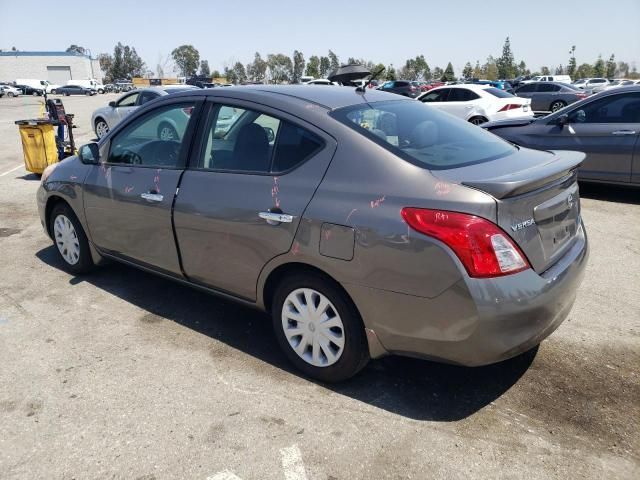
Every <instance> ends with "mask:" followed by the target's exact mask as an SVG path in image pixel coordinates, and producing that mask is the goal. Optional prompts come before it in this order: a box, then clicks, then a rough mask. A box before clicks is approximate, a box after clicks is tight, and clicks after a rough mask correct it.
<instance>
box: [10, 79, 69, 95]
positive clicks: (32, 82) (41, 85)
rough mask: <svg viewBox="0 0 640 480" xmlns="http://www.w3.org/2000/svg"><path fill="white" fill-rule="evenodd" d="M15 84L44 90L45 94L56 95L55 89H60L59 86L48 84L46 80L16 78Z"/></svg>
mask: <svg viewBox="0 0 640 480" xmlns="http://www.w3.org/2000/svg"><path fill="white" fill-rule="evenodd" d="M15 84H16V85H26V86H27V87H31V88H37V89H38V90H44V91H45V92H47V93H56V89H58V88H60V85H54V84H52V83H49V82H48V81H47V80H38V79H36V78H16V79H15Z"/></svg>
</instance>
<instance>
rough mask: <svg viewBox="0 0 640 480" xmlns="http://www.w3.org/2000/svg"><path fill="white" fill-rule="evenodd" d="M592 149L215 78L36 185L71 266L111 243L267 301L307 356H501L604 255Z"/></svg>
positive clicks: (554, 313) (365, 99) (423, 109)
mask: <svg viewBox="0 0 640 480" xmlns="http://www.w3.org/2000/svg"><path fill="white" fill-rule="evenodd" d="M185 112H188V113H189V118H188V121H187V122H185V123H184V125H183V126H181V127H179V130H178V131H177V136H176V138H174V139H159V138H158V137H157V136H156V135H155V134H154V130H155V128H156V125H158V124H160V123H161V122H163V121H164V120H165V119H167V118H172V116H175V115H182V114H184V113H185ZM583 158H584V154H582V153H576V152H570V151H556V152H541V151H535V150H528V149H525V148H517V147H514V146H513V145H511V144H510V143H507V142H505V141H503V140H502V139H500V138H498V137H496V136H495V135H492V134H490V133H487V132H485V131H484V130H482V129H480V128H478V127H476V126H474V125H471V124H469V123H467V122H464V121H463V120H460V119H457V118H454V117H452V116H450V115H447V114H445V113H441V112H439V111H437V110H436V109H433V108H431V107H429V106H428V105H424V104H422V103H421V102H416V101H413V100H410V99H407V98H403V97H402V96H399V95H393V94H388V93H383V92H379V91H375V90H369V91H367V92H366V93H362V92H358V91H356V89H354V88H347V87H331V86H328V87H324V88H318V87H317V86H299V85H298V86H247V87H230V88H224V89H223V88H220V89H218V88H215V89H206V90H198V91H187V92H182V93H178V94H175V95H166V96H164V97H163V98H161V99H159V100H156V101H154V102H150V103H148V104H146V105H144V106H143V107H142V108H140V109H139V110H138V111H136V112H135V113H132V114H131V115H129V116H128V118H126V119H125V120H123V121H122V122H120V123H119V124H118V125H116V126H115V127H114V128H113V129H112V130H111V131H110V132H109V133H108V134H107V135H105V136H104V137H103V138H102V140H101V141H100V142H99V143H91V144H88V145H85V146H83V147H82V148H81V149H80V153H79V156H78V157H71V158H69V159H67V160H64V161H63V162H61V163H58V164H55V165H53V166H51V167H49V168H48V169H47V170H46V171H45V172H44V174H43V177H42V184H41V186H40V188H39V190H38V194H37V201H38V208H39V213H40V218H41V220H42V225H43V227H44V229H45V231H46V233H47V234H48V235H49V236H50V237H51V238H52V239H53V242H54V244H55V249H56V251H57V254H58V256H59V262H60V264H61V265H63V266H64V267H65V268H66V269H67V270H68V271H70V272H72V273H74V274H81V273H84V272H87V271H88V270H90V269H91V268H93V267H95V266H96V265H98V264H100V263H102V261H103V260H104V259H113V260H117V261H120V262H124V263H126V264H128V265H131V266H134V267H138V268H142V269H144V270H147V271H150V272H154V273H157V274H158V275H162V276H164V277H165V278H167V279H172V280H175V281H178V282H181V283H184V284H188V285H191V286H193V287H196V288H199V289H202V290H205V291H207V292H210V293H213V294H217V295H220V296H222V297H224V298H228V299H233V300H235V301H238V302H241V303H243V304H245V305H248V306H252V307H255V308H258V309H262V310H264V311H266V312H269V313H270V315H271V318H272V322H273V328H274V330H275V334H276V338H277V341H278V343H279V344H280V346H281V348H282V350H283V351H284V354H285V355H286V356H287V357H288V358H289V360H290V361H291V362H292V363H293V364H295V365H296V366H297V367H298V368H299V369H300V370H301V371H302V372H304V373H305V374H306V375H308V376H310V377H313V378H317V379H320V380H322V381H339V380H344V379H346V378H349V377H351V376H352V375H354V374H356V373H357V372H358V371H359V370H360V369H361V368H363V367H364V366H365V365H366V363H367V361H368V360H369V359H370V358H378V357H381V356H383V355H386V354H400V355H411V356H419V357H423V358H428V359H434V360H438V361H443V362H450V363H456V364H461V365H470V366H474V365H484V364H488V363H493V362H498V361H500V360H503V359H506V358H509V357H513V356H515V355H518V354H519V353H521V352H524V351H527V350H529V349H531V348H532V347H534V346H535V345H537V344H538V343H540V342H541V341H542V340H543V339H544V338H545V337H547V336H548V335H549V334H550V333H551V332H553V331H554V330H555V329H556V328H557V327H558V326H559V325H560V323H562V321H563V320H564V319H565V318H566V317H567V315H568V313H569V311H570V310H571V307H572V304H573V302H574V300H575V297H576V290H577V288H578V286H579V285H580V282H581V280H582V277H583V274H584V270H585V266H586V262H587V258H588V244H587V236H586V233H585V229H584V227H583V223H582V218H581V216H580V200H579V195H578V184H577V182H576V169H577V167H578V165H579V164H580V162H581V161H582V159H583ZM264 341H265V342H269V341H271V340H270V339H269V338H265V339H264Z"/></svg>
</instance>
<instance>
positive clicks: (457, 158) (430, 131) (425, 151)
mask: <svg viewBox="0 0 640 480" xmlns="http://www.w3.org/2000/svg"><path fill="white" fill-rule="evenodd" d="M330 115H331V116H332V117H333V118H335V119H336V120H338V121H340V122H342V123H344V124H345V125H347V126H349V127H351V128H353V129H354V130H356V131H357V132H358V133H361V134H362V135H364V136H365V137H367V138H369V139H370V140H372V141H374V142H376V143H377V144H379V145H381V146H383V147H384V148H386V149H387V150H389V151H391V152H392V153H394V154H396V155H398V156H399V157H401V158H403V159H404V160H407V161H409V162H411V163H413V164H415V165H418V166H420V167H424V168H428V169H430V170H444V169H450V168H458V167H463V166H466V165H472V164H475V163H482V162H488V161H490V160H494V159H496V158H500V157H504V156H506V155H509V154H511V153H512V152H514V151H515V147H513V146H512V145H511V144H509V143H507V142H505V141H504V140H502V139H500V138H499V137H497V136H496V135H493V134H491V133H488V132H486V131H485V130H483V129H482V128H479V127H477V126H475V125H472V124H470V123H468V122H465V121H464V120H460V119H458V118H455V117H453V116H451V115H448V114H446V113H442V112H440V111H438V110H436V109H435V108H433V107H430V106H428V105H427V104H423V103H422V102H411V101H387V102H374V103H367V104H358V105H353V106H350V107H345V108H341V109H338V110H334V111H333V112H331V113H330Z"/></svg>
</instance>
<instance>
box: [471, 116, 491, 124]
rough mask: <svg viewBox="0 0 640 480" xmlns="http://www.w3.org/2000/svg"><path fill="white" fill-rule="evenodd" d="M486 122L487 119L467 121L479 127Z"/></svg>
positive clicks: (476, 118) (474, 118) (478, 118)
mask: <svg viewBox="0 0 640 480" xmlns="http://www.w3.org/2000/svg"><path fill="white" fill-rule="evenodd" d="M485 122H487V119H486V118H484V117H472V118H470V119H469V123H473V124H474V125H481V124H483V123H485Z"/></svg>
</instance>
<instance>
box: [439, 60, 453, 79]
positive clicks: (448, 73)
mask: <svg viewBox="0 0 640 480" xmlns="http://www.w3.org/2000/svg"><path fill="white" fill-rule="evenodd" d="M455 79H456V74H455V72H454V71H453V65H451V62H449V63H447V68H445V69H444V74H443V75H442V81H443V82H453V81H454V80H455Z"/></svg>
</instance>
